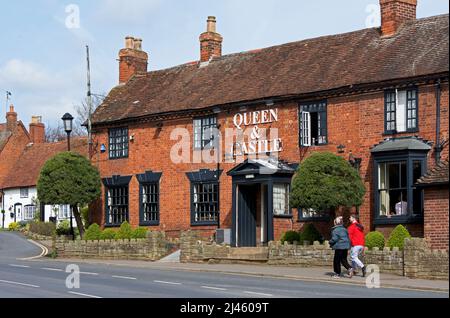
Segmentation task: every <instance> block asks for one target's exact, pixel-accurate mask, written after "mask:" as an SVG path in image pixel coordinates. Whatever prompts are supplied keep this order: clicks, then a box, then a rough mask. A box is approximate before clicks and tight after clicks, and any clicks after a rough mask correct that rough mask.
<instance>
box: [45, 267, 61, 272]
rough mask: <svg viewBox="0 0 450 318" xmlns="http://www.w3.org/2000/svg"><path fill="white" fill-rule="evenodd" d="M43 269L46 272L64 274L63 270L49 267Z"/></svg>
mask: <svg viewBox="0 0 450 318" xmlns="http://www.w3.org/2000/svg"><path fill="white" fill-rule="evenodd" d="M41 269H43V270H44V271H52V272H64V271H63V270H62V269H59V268H49V267H43V268H41Z"/></svg>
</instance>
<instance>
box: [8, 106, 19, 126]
mask: <svg viewBox="0 0 450 318" xmlns="http://www.w3.org/2000/svg"><path fill="white" fill-rule="evenodd" d="M16 128H17V113H16V112H15V111H14V105H11V106H9V112H7V113H6V129H7V130H8V131H9V132H14V131H15V130H16Z"/></svg>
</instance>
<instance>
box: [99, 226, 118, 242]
mask: <svg viewBox="0 0 450 318" xmlns="http://www.w3.org/2000/svg"><path fill="white" fill-rule="evenodd" d="M116 236H117V232H116V231H114V230H113V229H105V230H103V232H102V233H101V234H100V239H101V240H115V239H116Z"/></svg>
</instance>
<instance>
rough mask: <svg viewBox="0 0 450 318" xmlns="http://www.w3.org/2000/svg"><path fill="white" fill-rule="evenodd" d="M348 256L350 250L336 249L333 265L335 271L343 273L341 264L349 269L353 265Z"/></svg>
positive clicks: (339, 273)
mask: <svg viewBox="0 0 450 318" xmlns="http://www.w3.org/2000/svg"><path fill="white" fill-rule="evenodd" d="M347 257H348V250H335V251H334V261H333V267H334V272H335V273H336V274H338V275H341V264H342V266H344V267H345V269H347V270H349V269H350V268H351V266H350V265H349V263H348V260H347Z"/></svg>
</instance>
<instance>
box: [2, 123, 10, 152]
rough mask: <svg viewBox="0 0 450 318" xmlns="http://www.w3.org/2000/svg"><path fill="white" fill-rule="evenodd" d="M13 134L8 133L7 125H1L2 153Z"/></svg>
mask: <svg viewBox="0 0 450 318" xmlns="http://www.w3.org/2000/svg"><path fill="white" fill-rule="evenodd" d="M9 136H11V133H10V132H9V131H6V124H0V151H2V149H3V147H4V146H5V144H6V142H7V141H8V138H9Z"/></svg>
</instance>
